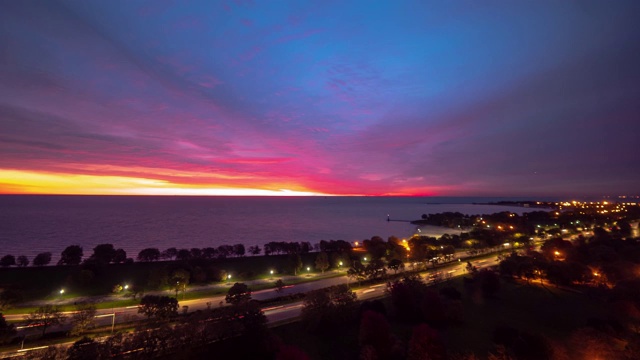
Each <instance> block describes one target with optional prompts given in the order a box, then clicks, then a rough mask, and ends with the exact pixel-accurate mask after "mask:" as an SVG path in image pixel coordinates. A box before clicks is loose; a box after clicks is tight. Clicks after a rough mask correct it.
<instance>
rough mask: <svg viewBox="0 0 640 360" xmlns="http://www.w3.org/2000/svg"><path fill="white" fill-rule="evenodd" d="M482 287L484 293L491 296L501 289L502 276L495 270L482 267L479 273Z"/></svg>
mask: <svg viewBox="0 0 640 360" xmlns="http://www.w3.org/2000/svg"><path fill="white" fill-rule="evenodd" d="M477 277H478V279H479V280H480V286H481V287H482V294H483V295H484V296H487V297H490V296H493V295H494V294H495V293H497V292H498V290H500V277H498V274H496V273H495V272H494V271H491V270H488V269H482V270H480V271H479V272H478V273H477Z"/></svg>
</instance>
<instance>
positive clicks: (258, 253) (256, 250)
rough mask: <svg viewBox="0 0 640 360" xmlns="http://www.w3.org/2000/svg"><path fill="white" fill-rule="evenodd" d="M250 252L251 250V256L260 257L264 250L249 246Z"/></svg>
mask: <svg viewBox="0 0 640 360" xmlns="http://www.w3.org/2000/svg"><path fill="white" fill-rule="evenodd" d="M248 250H249V254H251V255H260V252H261V251H262V249H261V248H260V246H258V245H256V246H249V249H248Z"/></svg>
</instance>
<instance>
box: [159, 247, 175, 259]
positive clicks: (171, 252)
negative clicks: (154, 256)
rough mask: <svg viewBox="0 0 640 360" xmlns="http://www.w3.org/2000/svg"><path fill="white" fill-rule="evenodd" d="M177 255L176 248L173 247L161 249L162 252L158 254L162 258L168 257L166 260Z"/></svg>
mask: <svg viewBox="0 0 640 360" xmlns="http://www.w3.org/2000/svg"><path fill="white" fill-rule="evenodd" d="M177 255H178V249H176V248H174V247H171V248H168V249H167V250H165V251H163V252H162V254H160V256H161V257H162V258H163V259H168V260H173V259H174V258H175V257H176V256H177Z"/></svg>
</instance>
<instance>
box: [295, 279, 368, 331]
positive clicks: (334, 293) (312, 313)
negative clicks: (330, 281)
mask: <svg viewBox="0 0 640 360" xmlns="http://www.w3.org/2000/svg"><path fill="white" fill-rule="evenodd" d="M356 299H357V297H356V294H355V293H354V292H353V291H351V289H349V287H348V286H347V285H344V284H343V285H336V286H331V287H328V288H325V289H319V290H313V291H310V292H308V293H307V295H306V296H305V298H304V302H303V307H302V319H303V321H304V322H305V323H306V324H307V326H308V327H309V329H310V330H311V331H317V332H320V333H321V334H328V333H329V332H330V331H331V330H332V329H333V330H335V329H336V328H339V327H341V325H344V324H347V323H349V322H350V321H351V320H352V319H353V317H354V314H355V312H356V311H355V308H356V306H357V303H356Z"/></svg>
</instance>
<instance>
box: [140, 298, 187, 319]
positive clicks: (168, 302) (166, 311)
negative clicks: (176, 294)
mask: <svg viewBox="0 0 640 360" xmlns="http://www.w3.org/2000/svg"><path fill="white" fill-rule="evenodd" d="M138 313H139V314H144V315H146V316H147V318H149V319H151V318H152V317H153V318H157V319H168V318H170V317H172V316H175V315H178V300H177V299H176V298H172V297H169V296H160V295H145V296H144V297H143V298H142V300H140V306H139V307H138Z"/></svg>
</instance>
